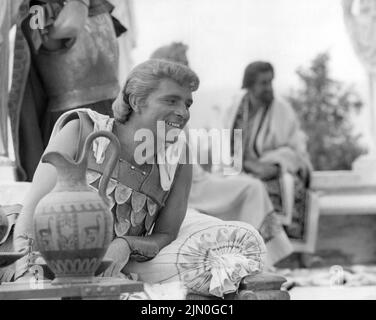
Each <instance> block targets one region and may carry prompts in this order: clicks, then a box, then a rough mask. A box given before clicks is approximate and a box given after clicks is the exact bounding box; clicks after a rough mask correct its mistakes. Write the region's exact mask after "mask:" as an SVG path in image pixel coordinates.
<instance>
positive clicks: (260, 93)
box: [250, 71, 274, 106]
mask: <svg viewBox="0 0 376 320" xmlns="http://www.w3.org/2000/svg"><path fill="white" fill-rule="evenodd" d="M272 82H273V73H272V72H271V71H267V72H262V73H259V74H258V76H257V79H256V81H255V83H254V85H253V87H252V88H251V89H250V91H251V93H252V95H253V96H254V98H256V99H257V100H258V101H259V102H260V103H262V104H263V105H265V106H269V105H270V104H271V103H272V102H273V99H274V92H273V85H272Z"/></svg>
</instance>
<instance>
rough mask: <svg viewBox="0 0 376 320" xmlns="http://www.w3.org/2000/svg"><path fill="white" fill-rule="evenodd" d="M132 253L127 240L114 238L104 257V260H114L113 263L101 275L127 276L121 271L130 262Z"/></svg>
mask: <svg viewBox="0 0 376 320" xmlns="http://www.w3.org/2000/svg"><path fill="white" fill-rule="evenodd" d="M130 254H131V249H130V248H129V245H128V242H127V241H126V240H124V239H122V238H116V239H114V240H113V241H112V242H111V244H110V246H109V247H108V249H107V252H106V255H105V256H104V258H103V260H112V263H111V265H110V266H109V267H108V268H107V269H106V270H105V271H104V272H103V273H102V274H101V276H103V277H118V278H124V277H125V276H124V274H122V272H121V271H122V270H123V268H124V267H125V265H126V264H127V263H128V260H129V256H130Z"/></svg>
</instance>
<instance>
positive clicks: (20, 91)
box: [8, 0, 125, 181]
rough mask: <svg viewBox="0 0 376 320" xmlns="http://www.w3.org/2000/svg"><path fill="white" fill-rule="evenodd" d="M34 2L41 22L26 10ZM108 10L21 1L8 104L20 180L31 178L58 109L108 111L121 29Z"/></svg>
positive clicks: (96, 3) (93, 0)
mask: <svg viewBox="0 0 376 320" xmlns="http://www.w3.org/2000/svg"><path fill="white" fill-rule="evenodd" d="M35 4H38V5H39V6H40V7H42V8H43V10H44V21H41V19H39V21H38V19H36V18H37V16H36V13H35V12H34V13H30V7H32V5H35ZM112 9H113V6H112V5H111V4H110V3H108V2H107V1H105V0H83V1H78V0H70V1H67V2H66V3H65V4H64V1H62V0H39V1H30V0H24V1H23V3H22V5H21V7H20V10H19V21H18V22H17V32H16V39H15V49H14V65H13V79H12V88H11V92H10V97H9V104H8V108H9V115H10V119H11V126H12V135H13V139H14V143H13V144H14V149H15V157H16V165H17V169H18V170H17V171H18V180H26V181H31V179H32V177H33V174H34V171H35V169H36V166H37V165H38V161H39V159H40V157H41V155H42V153H43V150H44V148H45V147H46V145H47V143H48V141H49V137H50V134H51V131H52V128H53V125H54V123H55V122H56V120H57V119H58V117H59V116H60V115H61V114H62V113H64V112H66V111H67V110H70V109H75V108H78V107H88V108H91V109H93V110H95V111H98V112H100V113H103V114H107V115H111V114H112V111H111V104H112V101H113V100H114V99H115V98H116V96H117V94H118V91H119V85H118V77H117V72H118V44H117V42H116V34H119V33H121V32H124V31H125V29H124V28H122V26H121V24H120V23H119V22H118V21H117V20H114V19H111V16H110V14H109V12H110V11H111V10H112ZM30 22H31V23H30ZM36 22H37V23H38V24H37V25H33V23H34V24H35V23H36ZM40 23H42V27H43V28H41V29H39V28H38V27H40V25H39V24H40ZM30 25H32V27H31V26H30Z"/></svg>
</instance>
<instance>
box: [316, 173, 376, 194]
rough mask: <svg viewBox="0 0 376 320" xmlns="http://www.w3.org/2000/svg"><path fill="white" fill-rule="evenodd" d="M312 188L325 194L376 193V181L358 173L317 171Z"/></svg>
mask: <svg viewBox="0 0 376 320" xmlns="http://www.w3.org/2000/svg"><path fill="white" fill-rule="evenodd" d="M311 188H312V189H313V190H316V191H322V192H325V193H343V192H355V193H363V192H369V193H375V194H376V181H375V180H374V179H370V177H369V176H367V175H366V174H362V172H356V171H350V170H349V171H315V172H313V174H312V181H311Z"/></svg>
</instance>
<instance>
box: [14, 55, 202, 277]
mask: <svg viewBox="0 0 376 320" xmlns="http://www.w3.org/2000/svg"><path fill="white" fill-rule="evenodd" d="M198 86H199V79H198V77H197V75H196V74H195V73H194V72H193V71H192V70H191V69H189V68H188V67H185V66H182V65H179V64H176V63H171V62H166V61H161V60H148V61H146V62H144V63H142V64H140V65H138V66H137V67H135V68H134V69H133V70H132V72H131V73H130V75H129V77H128V79H127V81H126V83H125V86H124V89H123V90H122V92H121V93H120V95H119V97H118V99H117V101H116V102H115V103H114V105H113V111H114V119H112V118H109V117H108V116H105V115H100V114H98V113H96V112H94V111H91V110H89V109H79V110H75V111H71V112H68V113H65V114H64V115H62V116H61V118H60V119H59V120H58V122H57V123H56V125H55V128H54V132H53V134H52V137H51V140H50V142H49V145H48V147H47V149H46V151H45V152H50V151H58V152H61V153H65V154H68V155H69V156H71V157H72V158H74V159H77V158H78V157H79V156H80V152H81V151H82V144H83V142H84V141H85V139H86V137H87V136H88V135H89V134H90V133H91V132H92V131H95V130H102V129H105V130H110V131H112V133H113V134H114V135H115V136H116V137H117V138H118V139H119V141H120V145H121V154H120V157H121V158H120V160H119V162H118V164H117V167H116V169H115V172H117V175H116V177H115V178H116V179H115V180H116V182H117V183H113V184H112V190H107V192H108V193H110V192H112V191H113V190H114V188H115V186H116V188H120V189H121V197H120V198H121V199H119V197H116V196H114V192H112V193H111V194H110V195H111V196H112V199H113V201H114V203H113V207H112V212H113V215H114V229H113V230H114V231H113V232H114V233H113V237H114V238H113V241H112V243H111V244H110V246H109V248H108V250H107V253H106V256H105V259H106V258H107V259H111V260H112V261H113V263H112V264H111V265H110V266H109V267H108V268H107V269H106V270H105V271H104V273H103V275H104V276H121V271H122V270H123V268H124V266H125V265H126V264H127V262H128V260H129V258H130V257H131V256H132V257H134V259H136V260H139V261H146V260H150V259H152V258H153V257H155V256H156V255H157V254H158V252H159V251H160V250H161V249H162V248H164V247H165V246H167V245H168V244H170V243H171V242H172V241H173V240H174V239H175V238H176V237H177V234H178V231H179V228H180V226H181V224H182V221H183V219H184V217H185V214H186V210H187V200H188V195H189V192H190V187H191V180H192V168H191V166H190V165H189V164H180V163H179V164H177V165H168V164H157V163H156V161H153V160H155V159H157V158H159V154H160V151H161V150H160V148H159V149H157V148H158V146H163V144H161V143H159V142H160V141H161V140H163V141H164V140H165V138H166V136H165V134H161V133H160V132H159V130H157V122H163V123H164V124H165V128H166V134H168V132H169V131H170V130H172V129H174V130H176V129H178V131H179V130H181V129H183V128H184V126H185V125H186V123H187V122H188V120H189V117H190V113H189V107H190V106H191V104H192V102H193V100H192V92H193V91H195V90H197V89H198ZM142 129H144V130H145V129H148V130H150V131H151V132H152V133H153V139H152V141H146V142H145V141H136V139H135V134H136V133H137V132H139V130H142ZM103 140H106V139H103ZM106 141H107V140H106ZM101 143H102V142H98V145H97V146H96V147H95V144H94V148H93V151H94V154H92V155H91V156H90V160H89V164H88V177H89V183H91V184H92V186H94V187H96V188H98V181H99V178H100V177H101V174H102V173H103V170H104V167H105V164H106V156H107V158H108V157H109V156H108V154H110V153H111V145H108V144H106V143H102V144H101ZM141 143H143V146H144V147H146V148H147V150H153V152H152V153H151V154H150V157H149V158H148V159H144V162H143V163H141V164H140V163H139V161H137V159H136V158H135V155H136V153H137V152H136V151H137V150H136V149H137V147H138V146H140V144H141ZM145 143H146V145H145ZM107 146H108V149H106V148H107ZM155 146H157V148H156V147H155ZM102 151H103V152H102ZM135 152H136V153H135ZM138 160H139V159H138ZM158 163H159V162H158ZM56 178H57V174H56V170H55V168H54V167H53V166H52V165H50V164H47V163H39V165H38V168H37V170H36V173H35V175H34V178H33V183H32V187H31V191H30V192H29V194H28V196H27V197H26V200H25V201H24V203H23V210H22V212H21V214H20V216H19V218H18V221H17V223H16V228H15V234H14V245H15V249H16V250H17V251H21V250H24V249H25V248H26V247H27V246H28V243H29V239H30V238H33V214H34V210H35V207H36V205H37V203H38V202H39V200H40V199H41V198H42V197H43V196H45V195H46V194H47V193H49V192H50V191H51V190H52V189H53V187H54V185H55V184H56ZM110 188H111V186H110ZM136 207H137V208H136ZM135 212H137V213H138V215H137V219H136V217H135ZM140 212H142V215H143V216H142V219H140V215H139V213H140ZM27 275H28V263H27V258H26V257H25V258H23V259H20V260H19V261H18V263H17V266H16V275H15V278H16V279H17V278H19V277H23V276H27Z"/></svg>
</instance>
